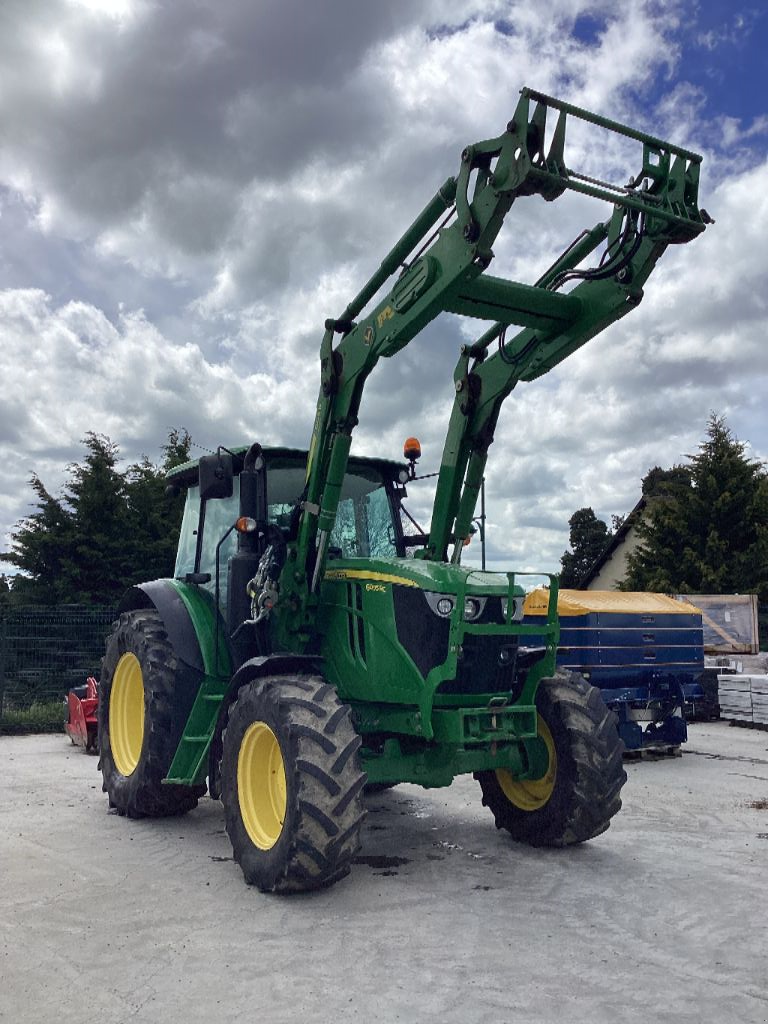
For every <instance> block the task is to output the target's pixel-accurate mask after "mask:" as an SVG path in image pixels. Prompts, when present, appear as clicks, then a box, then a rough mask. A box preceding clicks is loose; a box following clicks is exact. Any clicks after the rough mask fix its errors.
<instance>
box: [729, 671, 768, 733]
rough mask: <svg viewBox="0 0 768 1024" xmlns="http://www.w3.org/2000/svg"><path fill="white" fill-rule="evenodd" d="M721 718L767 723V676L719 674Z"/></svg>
mask: <svg viewBox="0 0 768 1024" xmlns="http://www.w3.org/2000/svg"><path fill="white" fill-rule="evenodd" d="M717 684H718V694H719V698H718V699H719V702H720V716H721V718H728V719H730V720H731V721H732V722H748V723H750V724H752V725H768V676H751V675H750V676H747V675H719V676H718V677H717Z"/></svg>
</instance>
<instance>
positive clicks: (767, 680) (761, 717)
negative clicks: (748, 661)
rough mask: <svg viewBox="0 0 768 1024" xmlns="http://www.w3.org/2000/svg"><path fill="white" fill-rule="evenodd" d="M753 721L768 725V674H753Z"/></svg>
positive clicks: (757, 723)
mask: <svg viewBox="0 0 768 1024" xmlns="http://www.w3.org/2000/svg"><path fill="white" fill-rule="evenodd" d="M751 678H752V721H753V722H754V723H755V724H756V725H768V676H752V677H751Z"/></svg>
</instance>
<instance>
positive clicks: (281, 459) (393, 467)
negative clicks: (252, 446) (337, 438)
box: [166, 445, 404, 487]
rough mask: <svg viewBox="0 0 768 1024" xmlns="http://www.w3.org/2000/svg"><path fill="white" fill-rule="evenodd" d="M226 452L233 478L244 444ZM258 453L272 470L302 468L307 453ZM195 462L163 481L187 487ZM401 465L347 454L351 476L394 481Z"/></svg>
mask: <svg viewBox="0 0 768 1024" xmlns="http://www.w3.org/2000/svg"><path fill="white" fill-rule="evenodd" d="M228 450H229V451H231V452H232V454H233V455H234V456H235V459H234V471H235V476H237V475H238V474H239V473H240V470H241V469H242V468H243V456H244V455H245V453H246V452H247V451H248V445H238V446H237V447H236V448H230V449H228ZM262 453H263V455H264V458H265V459H266V461H267V469H269V467H270V466H272V467H273V468H279V467H285V466H305V465H306V462H307V452H306V451H305V450H304V449H302V448H285V447H274V448H266V447H265V448H263V449H262ZM199 462H200V460H199V459H192V460H190V461H189V462H184V463H182V464H181V465H180V466H174V468H173V469H171V470H170V471H169V472H168V473H167V474H166V480H167V481H168V482H169V483H172V484H176V485H177V486H179V487H191V486H192V485H193V484H196V483H197V480H198V465H199ZM403 466H404V463H402V462H394V461H393V460H391V459H375V458H367V457H365V456H362V455H350V457H349V467H348V470H347V472H352V473H354V472H355V470H357V471H360V470H366V469H369V470H370V469H372V470H374V471H375V472H377V473H379V474H381V476H382V477H384V478H386V479H388V480H397V474H398V473H399V472H400V470H401V469H403Z"/></svg>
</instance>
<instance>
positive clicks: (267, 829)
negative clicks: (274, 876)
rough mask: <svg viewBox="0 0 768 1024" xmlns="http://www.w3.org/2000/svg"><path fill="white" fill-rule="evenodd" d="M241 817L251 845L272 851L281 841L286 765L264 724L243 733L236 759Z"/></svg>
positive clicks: (251, 727)
mask: <svg viewBox="0 0 768 1024" xmlns="http://www.w3.org/2000/svg"><path fill="white" fill-rule="evenodd" d="M237 795H238V803H239V805H240V816H241V818H242V820H243V824H244V825H245V830H246V832H247V833H248V835H249V837H250V839H251V842H252V843H253V844H254V845H255V846H257V847H258V848H259V849H260V850H271V849H272V847H273V846H274V845H275V843H276V842H277V841H278V839H279V838H280V833H281V832H282V831H283V822H284V821H285V809H286V806H287V803H288V801H287V796H286V784H285V764H284V763H283V753H282V751H281V750H280V744H279V743H278V741H277V736H275V734H274V733H273V732H272V730H271V729H270V728H269V726H268V725H267V724H266V723H265V722H254V723H253V724H252V725H249V726H248V728H247V729H246V731H245V735H244V736H243V739H242V742H241V744H240V752H239V754H238V755H237Z"/></svg>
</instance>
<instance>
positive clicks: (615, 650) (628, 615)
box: [525, 589, 704, 750]
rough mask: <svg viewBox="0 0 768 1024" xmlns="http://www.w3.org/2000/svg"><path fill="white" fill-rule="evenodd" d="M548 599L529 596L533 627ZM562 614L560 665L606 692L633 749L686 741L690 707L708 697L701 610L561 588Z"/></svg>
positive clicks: (662, 598) (651, 597)
mask: <svg viewBox="0 0 768 1024" xmlns="http://www.w3.org/2000/svg"><path fill="white" fill-rule="evenodd" d="M548 597H549V593H548V591H546V590H543V589H539V590H534V591H533V592H532V593H530V594H528V596H527V598H526V602H525V622H527V623H530V624H532V625H533V624H536V623H537V622H542V623H543V622H544V621H545V617H546V607H547V600H548ZM558 612H559V614H560V644H559V647H558V652H557V664H558V667H559V668H562V669H565V670H569V671H574V672H579V673H580V674H581V675H582V676H584V678H585V679H587V680H588V681H589V682H590V683H591V684H592V685H593V686H597V687H599V688H600V690H601V691H602V695H603V700H604V701H605V702H606V704H607V705H608V706H609V707H610V708H611V709H612V710H613V711H615V713H616V716H617V718H618V720H619V733H620V735H621V738H622V739H623V740H624V744H625V746H626V748H627V750H641V749H645V748H676V747H679V746H680V744H681V743H684V742H685V741H686V739H687V738H688V727H687V725H686V720H685V709H686V706H688V707H690V706H692V705H695V704H696V703H697V702H699V701H701V700H703V698H704V691H703V689H702V686H701V682H700V680H701V676H702V673H703V671H704V640H703V632H702V621H701V612H700V611H699V610H698V608H695V607H694V606H693V605H691V604H688V603H687V602H686V601H679V600H676V599H675V598H672V597H668V596H667V595H665V594H644V593H623V592H620V591H603V590H561V591H560V594H559V597H558Z"/></svg>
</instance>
